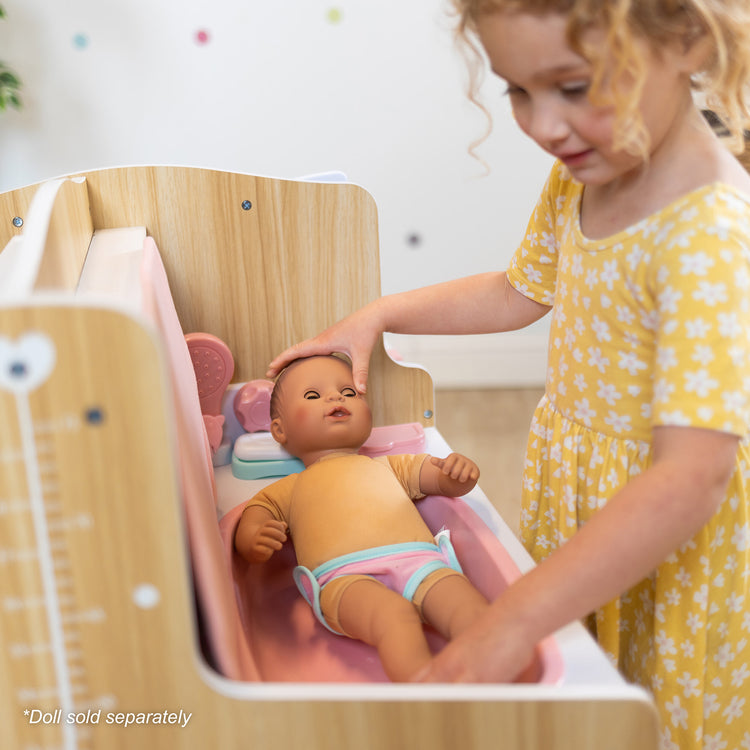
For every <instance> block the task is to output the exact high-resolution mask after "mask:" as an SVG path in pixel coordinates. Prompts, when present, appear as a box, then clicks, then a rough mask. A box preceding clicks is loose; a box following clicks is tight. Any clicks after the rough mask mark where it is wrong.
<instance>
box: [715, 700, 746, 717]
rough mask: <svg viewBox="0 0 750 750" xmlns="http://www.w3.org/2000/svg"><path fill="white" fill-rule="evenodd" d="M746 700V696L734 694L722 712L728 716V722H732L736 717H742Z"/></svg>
mask: <svg viewBox="0 0 750 750" xmlns="http://www.w3.org/2000/svg"><path fill="white" fill-rule="evenodd" d="M745 703H746V701H745V699H744V698H740V696H739V695H733V696H732V700H731V701H730V702H729V705H728V706H727V707H726V708H725V709H724V710H723V711H722V712H721V713H722V715H723V716H726V717H727V724H731V723H732V721H733V720H734V719H740V718H742V714H743V710H742V709H743V707H744V705H745Z"/></svg>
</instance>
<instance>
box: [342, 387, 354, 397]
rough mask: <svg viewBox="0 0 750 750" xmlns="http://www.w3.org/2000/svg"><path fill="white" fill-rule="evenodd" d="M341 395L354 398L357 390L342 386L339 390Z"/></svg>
mask: <svg viewBox="0 0 750 750" xmlns="http://www.w3.org/2000/svg"><path fill="white" fill-rule="evenodd" d="M341 395H342V396H346V397H347V398H354V397H355V396H356V395H357V391H355V390H354V388H344V389H342V391H341Z"/></svg>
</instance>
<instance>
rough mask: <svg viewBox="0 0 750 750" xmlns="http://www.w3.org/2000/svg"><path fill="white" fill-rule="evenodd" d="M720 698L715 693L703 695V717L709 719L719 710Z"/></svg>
mask: <svg viewBox="0 0 750 750" xmlns="http://www.w3.org/2000/svg"><path fill="white" fill-rule="evenodd" d="M719 708H721V706H719V699H718V697H717V696H716V694H715V693H705V694H704V695H703V718H704V719H708V718H709V717H710V716H711V714H712V713H714V712H715V711H718V710H719Z"/></svg>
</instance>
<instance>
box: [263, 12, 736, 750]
mask: <svg viewBox="0 0 750 750" xmlns="http://www.w3.org/2000/svg"><path fill="white" fill-rule="evenodd" d="M456 1H457V4H458V6H459V10H460V13H461V26H460V28H461V30H462V33H464V34H466V35H467V36H468V35H469V34H471V35H472V36H475V37H476V38H477V39H478V40H479V43H480V44H481V46H482V47H483V48H484V50H485V52H486V54H487V57H488V58H489V61H490V63H491V66H492V69H493V71H494V72H495V73H496V74H497V75H498V76H500V77H501V78H503V79H504V80H505V81H506V82H507V85H508V95H509V97H510V101H511V104H512V106H513V113H514V116H515V119H516V121H517V122H518V124H519V126H520V127H521V129H522V130H523V131H524V132H525V133H527V134H528V135H529V136H530V137H531V138H533V139H534V140H535V141H536V142H537V143H538V144H539V145H540V146H541V147H542V148H544V149H545V150H546V151H547V152H549V153H550V154H552V155H554V156H555V157H556V158H557V159H558V162H557V164H556V165H555V166H554V168H553V170H552V173H551V175H550V177H549V179H548V181H547V184H546V186H545V188H544V190H543V192H542V195H541V197H540V199H539V202H538V204H537V207H536V209H535V211H534V213H533V216H532V218H531V221H530V224H529V227H528V230H527V233H526V236H525V237H524V239H523V241H522V242H521V245H520V247H519V248H518V250H517V252H516V254H515V256H514V258H513V260H512V262H511V264H510V267H509V268H508V270H507V272H505V273H487V274H482V275H479V276H473V277H470V278H464V279H458V280H455V281H452V282H448V283H445V284H441V285H437V286H433V287H427V288H424V289H419V290H415V291H412V292H408V293H405V294H399V295H394V296H390V297H384V298H381V299H379V300H377V301H376V302H374V303H372V304H371V305H368V306H367V307H365V308H363V309H362V310H360V311H358V312H357V313H355V314H354V315H352V316H350V317H349V318H347V319H345V320H344V321H341V322H340V323H338V324H336V325H335V326H333V327H332V328H330V329H329V330H327V331H325V332H324V333H322V334H321V335H320V336H318V337H316V338H315V339H312V340H310V341H308V342H304V343H302V344H299V345H297V346H296V347H293V348H292V349H291V350H289V351H287V352H285V353H284V354H282V355H280V357H279V358H277V359H276V360H275V361H274V362H273V363H271V374H272V373H273V372H275V371H277V370H278V368H279V367H280V366H281V365H282V364H283V363H284V362H286V361H288V360H289V359H291V358H293V357H298V356H303V355H309V354H312V353H320V352H330V351H342V352H346V353H348V354H349V356H350V357H351V358H352V359H353V361H354V367H355V371H356V372H357V383H358V387H360V388H362V389H364V387H365V384H366V376H367V362H368V359H369V354H370V352H371V350H372V347H373V345H374V342H375V341H376V340H377V338H378V336H380V334H381V333H382V332H384V331H392V332H394V333H484V332H491V331H506V330H511V329H517V328H521V327H523V326H526V325H528V324H529V323H531V322H532V321H534V320H536V319H538V318H540V317H541V316H542V315H544V314H545V313H547V312H548V311H549V310H550V309H551V310H552V315H553V320H552V323H551V333H550V343H549V368H548V375H547V384H546V394H545V396H544V398H543V399H542V401H541V403H540V404H539V407H538V408H537V411H536V413H535V416H534V419H533V423H532V426H531V434H530V438H529V443H528V454H527V461H526V469H525V474H524V479H523V498H522V501H523V511H522V534H523V538H524V542H525V544H526V545H527V547H528V549H529V550H530V552H531V554H532V555H533V556H534V558H535V559H536V560H537V562H538V563H539V564H538V566H537V567H536V568H535V569H534V570H533V571H531V572H530V573H529V574H527V575H526V576H524V577H523V578H522V579H521V580H519V581H518V582H517V583H516V584H515V585H513V586H512V587H511V588H510V589H509V590H508V591H507V592H506V593H505V594H503V595H502V596H501V597H500V598H499V599H497V600H496V601H495V602H493V604H492V605H491V607H490V609H489V611H488V613H487V614H486V615H485V616H484V617H483V618H482V619H481V620H480V621H478V622H477V623H475V624H474V625H473V626H472V627H471V628H469V629H468V630H467V631H466V632H465V633H464V634H463V635H462V636H461V637H460V638H458V639H457V640H456V641H454V642H453V643H452V644H450V645H449V646H448V647H447V648H446V649H445V650H444V651H443V652H442V653H441V654H440V655H439V656H438V657H437V658H436V659H435V660H434V661H433V662H432V664H431V667H430V668H429V670H428V671H427V672H426V673H425V674H424V675H423V679H425V680H456V681H503V680H509V679H511V678H513V677H514V676H515V675H516V674H517V673H518V672H519V670H520V669H522V668H523V667H524V665H525V664H526V662H527V661H528V659H529V658H530V655H531V653H532V649H533V646H534V644H535V643H536V642H537V641H538V640H539V639H540V638H541V637H543V636H545V635H547V634H549V633H551V632H553V631H554V630H556V629H557V628H559V627H560V626H562V625H564V624H565V623H567V622H569V621H571V620H573V619H574V618H581V617H585V616H587V615H589V614H590V613H593V615H592V616H591V617H590V625H591V628H592V629H593V631H594V632H595V634H596V636H597V638H598V640H599V643H600V644H601V646H602V648H603V649H605V651H606V652H607V653H608V654H609V655H610V656H611V658H612V660H613V661H614V662H615V663H616V664H617V665H618V667H619V668H620V669H621V670H622V672H623V673H624V675H625V676H626V677H627V678H629V679H631V680H633V681H636V682H638V683H640V684H642V685H644V686H645V687H647V688H648V689H649V690H651V692H652V693H653V696H654V699H655V701H656V704H657V706H658V708H659V712H660V716H661V723H662V729H661V732H662V745H663V747H664V748H674V749H677V748H679V750H687V749H689V748H701V747H704V748H725V749H726V750H730V749H735V748H750V729H749V728H750V614H748V612H749V611H750V610H749V607H750V498H749V497H748V490H749V489H750V486H749V484H750V479H749V477H750V453H749V452H748V445H747V441H746V436H747V434H748V428H749V427H750V402H749V399H750V178H749V177H748V175H747V173H746V172H745V171H744V170H743V169H742V167H741V165H740V164H739V162H738V161H737V160H736V159H735V158H734V157H733V156H732V154H731V153H730V151H729V150H728V149H727V148H726V147H725V146H724V145H723V144H722V143H720V142H719V140H718V139H717V138H716V136H715V135H714V134H713V132H712V130H711V129H710V127H708V125H707V124H706V123H705V121H704V119H703V118H702V116H701V114H700V111H699V110H698V108H697V107H696V105H695V104H694V103H693V89H694V88H695V87H696V86H700V87H702V88H703V90H704V91H705V94H706V96H707V97H709V98H708V101H709V102H710V104H711V106H712V107H713V108H714V109H717V110H720V111H721V112H722V113H723V115H724V119H725V122H726V123H727V124H728V126H729V129H730V131H731V132H732V133H733V134H734V135H735V138H734V139H733V140H732V141H731V143H732V144H734V143H736V142H737V141H738V140H739V139H741V136H742V126H743V125H744V122H743V118H744V117H745V116H746V115H747V109H746V107H745V101H744V100H743V98H742V97H743V93H744V91H745V90H746V89H745V87H746V85H747V84H748V82H749V81H750V9H749V8H748V4H747V2H746V0H681V1H679V2H678V0H596V1H594V0H524V1H523V2H520V1H519V0H456Z"/></svg>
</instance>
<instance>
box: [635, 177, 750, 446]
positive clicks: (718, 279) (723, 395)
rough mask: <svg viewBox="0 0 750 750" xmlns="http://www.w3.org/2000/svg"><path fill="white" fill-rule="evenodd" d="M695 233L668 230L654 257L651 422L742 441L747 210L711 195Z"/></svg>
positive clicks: (728, 194) (749, 341) (748, 358)
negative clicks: (728, 435)
mask: <svg viewBox="0 0 750 750" xmlns="http://www.w3.org/2000/svg"><path fill="white" fill-rule="evenodd" d="M705 201H706V202H707V203H706V204H705V205H702V206H700V207H698V208H697V209H694V210H695V211H696V216H695V217H693V220H692V221H691V222H690V227H691V228H690V229H689V230H686V229H685V225H684V224H681V223H678V224H676V225H675V226H676V228H667V230H665V232H664V234H663V236H662V237H660V238H659V239H660V241H659V244H658V246H657V249H656V251H655V253H654V259H653V262H652V263H651V266H650V272H649V274H650V279H649V286H650V287H651V293H652V295H653V297H654V298H655V300H656V313H655V315H654V317H653V320H651V321H650V322H651V324H652V325H653V326H654V327H655V329H656V340H657V347H656V362H655V369H654V384H653V385H654V396H653V404H652V420H653V424H655V425H678V426H679V425H682V426H694V427H704V428H709V429H717V430H722V431H725V432H730V433H734V434H738V435H742V436H744V435H745V434H746V433H747V432H748V425H750V403H749V400H748V394H750V247H749V246H748V243H750V205H749V204H748V202H747V201H744V200H742V199H741V198H738V197H737V195H736V194H735V193H734V192H732V191H730V190H725V191H718V192H716V193H712V194H709V195H707V196H706V198H705Z"/></svg>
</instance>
